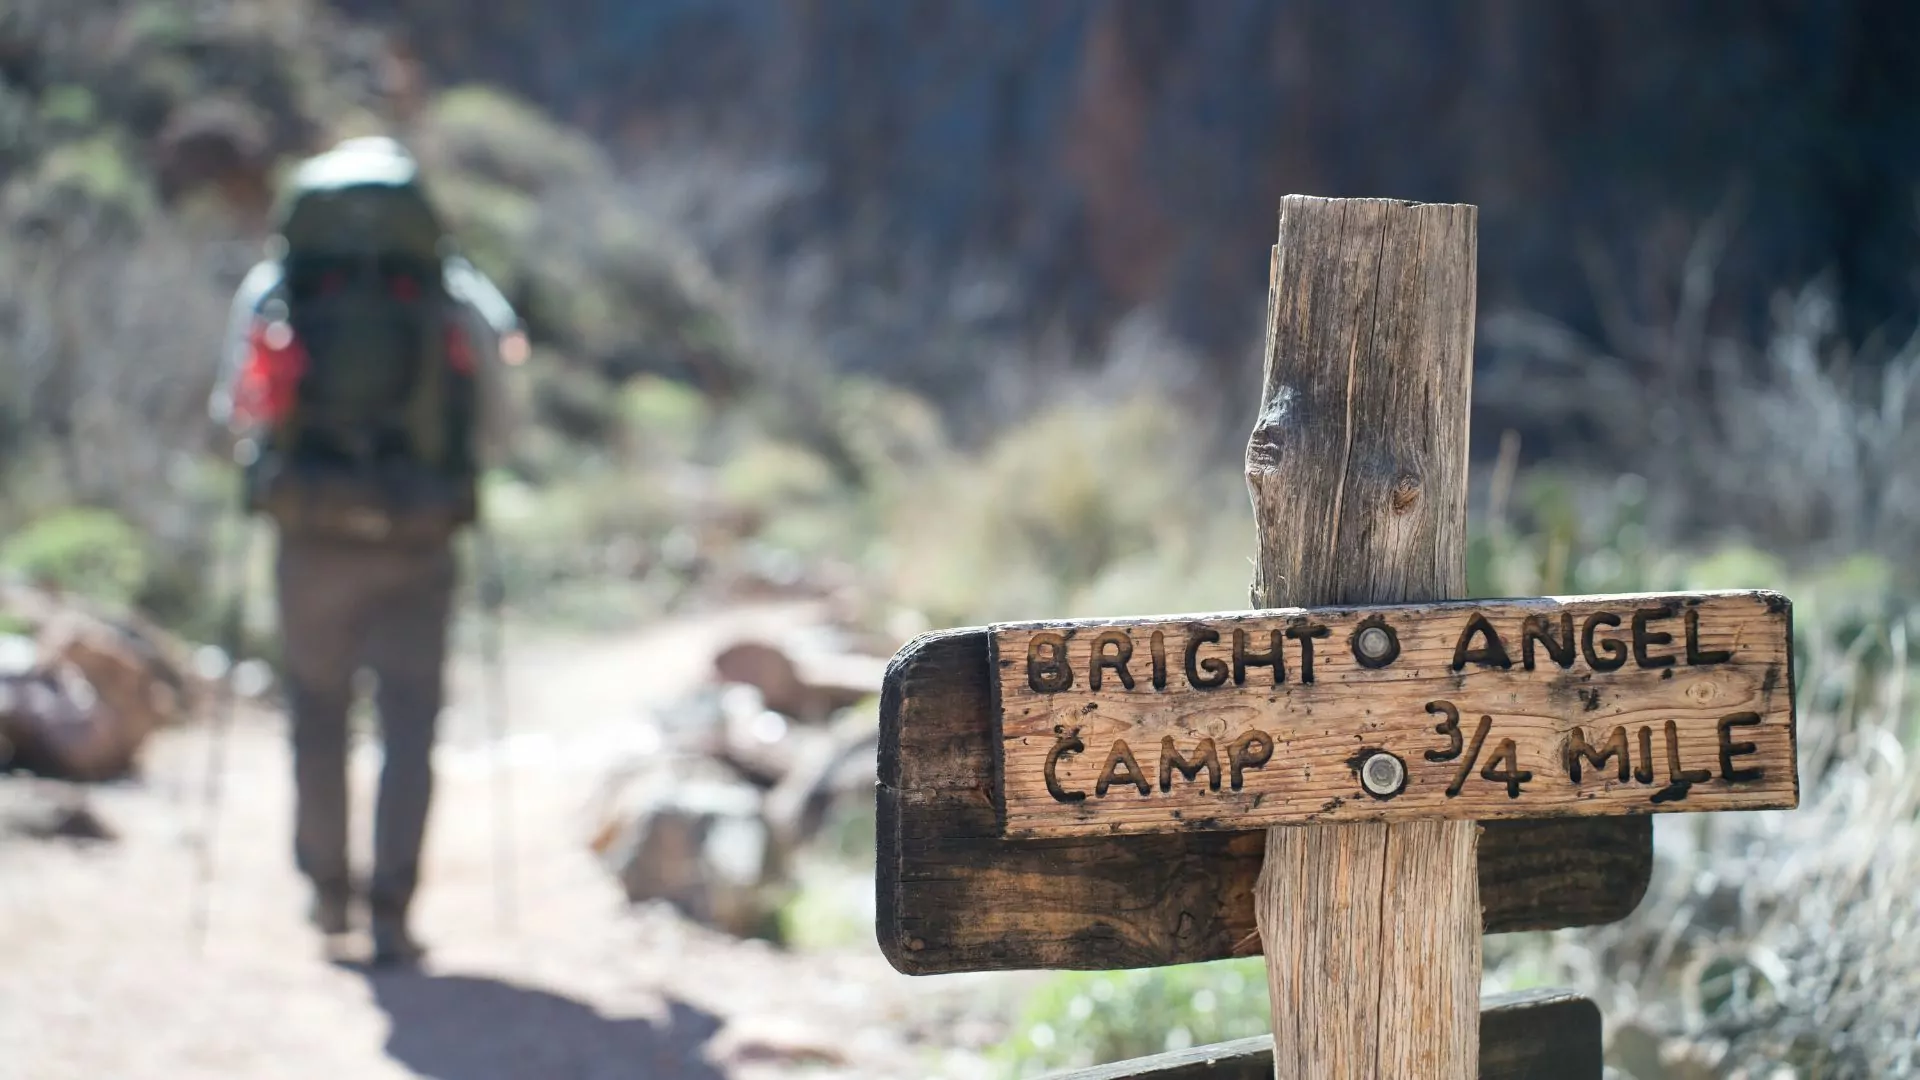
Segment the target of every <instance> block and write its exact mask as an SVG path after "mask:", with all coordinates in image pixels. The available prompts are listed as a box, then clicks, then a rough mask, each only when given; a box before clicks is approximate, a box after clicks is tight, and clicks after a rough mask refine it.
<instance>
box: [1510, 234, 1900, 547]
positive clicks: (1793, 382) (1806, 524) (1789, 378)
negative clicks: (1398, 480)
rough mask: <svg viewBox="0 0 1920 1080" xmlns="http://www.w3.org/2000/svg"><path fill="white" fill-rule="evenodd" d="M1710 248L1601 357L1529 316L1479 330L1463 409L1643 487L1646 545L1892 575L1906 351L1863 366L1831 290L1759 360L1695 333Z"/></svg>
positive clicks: (1789, 316) (1705, 302) (1786, 325)
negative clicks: (1840, 561) (1657, 536)
mask: <svg viewBox="0 0 1920 1080" xmlns="http://www.w3.org/2000/svg"><path fill="white" fill-rule="evenodd" d="M1719 239H1720V238H1719V237H1718V236H1717V235H1716V234H1714V233H1712V232H1709V233H1708V234H1707V235H1705V236H1704V237H1703V238H1702V241H1701V243H1700V244H1699V246H1698V247H1697V248H1696V250H1695V252H1694V256H1693V259H1692V262H1691V263H1690V265H1689V267H1688V269H1687V272H1686V273H1685V274H1684V275H1683V279H1684V285H1683V288H1682V295H1681V297H1680V301H1679V304H1678V306H1677V314H1676V316H1675V317H1674V319H1673V320H1672V322H1671V323H1670V324H1668V325H1663V326H1648V325H1637V324H1631V323H1628V322H1626V321H1625V320H1624V318H1622V319H1619V320H1617V321H1616V324H1615V326H1614V327H1613V328H1612V330H1611V331H1610V335H1609V336H1610V340H1609V341H1608V343H1607V344H1606V345H1605V346H1602V345H1598V344H1595V343H1593V342H1589V341H1586V340H1583V339H1582V338H1580V337H1579V336H1577V335H1575V334H1573V333H1572V332H1570V331H1568V330H1567V329H1566V328H1565V327H1563V326H1561V325H1559V324H1557V323H1555V322H1553V321H1552V320H1549V319H1545V318H1542V317H1538V316H1531V315H1518V314H1497V315H1493V316H1490V317H1488V318H1487V319H1485V320H1484V321H1483V323H1482V326H1481V329H1480V337H1481V341H1482V343H1483V344H1484V345H1485V346H1486V347H1487V349H1488V352H1489V354H1490V357H1489V361H1488V362H1487V363H1486V364H1485V366H1484V367H1483V369H1482V371H1481V373H1480V374H1479V376H1478V377H1476V379H1475V380H1474V389H1475V392H1476V395H1477V402H1478V404H1479V405H1480V406H1481V407H1482V408H1483V409H1484V410H1488V411H1490V412H1491V413H1493V414H1494V415H1495V416H1496V417H1498V418H1499V419H1501V420H1504V421H1511V422H1514V423H1522V424H1525V425H1526V426H1529V427H1531V428H1533V429H1535V430H1542V431H1548V432H1553V433H1555V435H1556V437H1557V438H1558V439H1559V442H1558V443H1557V444H1556V445H1557V447H1558V449H1560V450H1562V451H1565V450H1577V449H1581V448H1582V447H1581V444H1582V443H1586V444H1588V445H1586V446H1585V448H1584V449H1585V450H1586V455H1585V456H1586V459H1587V460H1591V461H1596V462H1604V463H1605V465H1606V466H1607V467H1608V468H1609V471H1611V472H1635V473H1638V474H1640V475H1642V476H1646V477H1648V478H1649V479H1650V481H1651V487H1652V490H1653V493H1654V494H1655V496H1656V498H1657V503H1658V505H1657V506H1656V507H1655V510H1656V511H1657V512H1656V514H1655V520H1654V522H1653V523H1652V524H1653V525H1654V528H1655V531H1656V532H1660V533H1663V534H1666V535H1673V536H1686V537H1704V536H1715V535H1726V534H1729V533H1732V534H1738V535H1741V536H1743V537H1744V538H1747V539H1750V540H1752V541H1753V542H1756V543H1758V544H1759V545H1760V546H1762V547H1765V548H1767V549H1769V550H1773V551H1781V552H1793V553H1796V554H1803V555H1814V556H1828V557H1836V556H1843V555H1846V554H1851V553H1855V552H1861V551H1871V552H1876V553H1880V554H1884V555H1887V556H1889V557H1893V558H1898V559H1902V560H1906V561H1907V562H1908V563H1909V564H1910V563H1911V560H1912V553H1913V552H1914V551H1915V550H1916V548H1920V423H1917V422H1915V420H1914V417H1913V414H1914V413H1915V411H1916V410H1920V336H1916V337H1914V338H1913V339H1910V340H1908V341H1907V342H1906V343H1905V344H1904V345H1902V346H1901V347H1899V348H1898V349H1894V350H1891V351H1887V350H1880V351H1879V352H1878V353H1875V352H1863V351H1861V350H1856V349H1855V348H1853V347H1852V346H1850V345H1849V344H1848V343H1847V342H1846V341H1845V340H1844V339H1843V337H1842V336H1841V333H1840V321H1841V320H1840V306H1839V303H1838V301H1837V298H1836V297H1835V295H1834V292H1833V289H1832V288H1831V287H1830V286H1829V284H1828V283H1825V282H1816V283H1815V284H1813V285H1810V286H1808V287H1806V288H1804V289H1802V290H1800V291H1799V292H1798V293H1793V294H1782V295H1781V296H1780V297H1778V298H1777V299H1776V301H1775V303H1774V305H1773V316H1774V329H1773V333H1772V335H1771V337H1770V338H1769V340H1768V341H1767V342H1766V343H1765V344H1764V345H1763V346H1758V347H1756V346H1750V345H1747V344H1744V343H1741V342H1738V341H1734V340H1730V339H1724V338H1714V337H1711V336H1709V335H1708V334H1707V332H1706V330H1705V326H1706V310H1707V308H1708V306H1709V303H1710V299H1711V295H1712V269H1713V263H1714V259H1715V258H1716V257H1717V251H1718V242H1719Z"/></svg>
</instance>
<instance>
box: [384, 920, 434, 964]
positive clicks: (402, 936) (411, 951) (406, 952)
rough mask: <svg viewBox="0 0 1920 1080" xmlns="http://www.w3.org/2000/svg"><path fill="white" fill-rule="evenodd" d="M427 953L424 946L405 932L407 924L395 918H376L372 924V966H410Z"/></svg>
mask: <svg viewBox="0 0 1920 1080" xmlns="http://www.w3.org/2000/svg"><path fill="white" fill-rule="evenodd" d="M426 955H427V949H426V946H424V945H421V944H420V943H419V942H418V941H416V940H414V937H413V935H412V934H410V933H408V932H407V924H406V923H405V922H403V921H400V920H396V919H378V920H375V922H374V924H373V966H374V967H412V966H414V965H415V964H418V963H419V962H420V961H421V960H422V959H424V958H425V957H426Z"/></svg>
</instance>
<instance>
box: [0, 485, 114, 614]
mask: <svg viewBox="0 0 1920 1080" xmlns="http://www.w3.org/2000/svg"><path fill="white" fill-rule="evenodd" d="M0 569H4V570H6V571H7V572H9V573H12V574H16V575H19V576H20V577H23V578H25V579H26V580H28V581H29V582H32V583H33V584H36V585H39V586H41V587H44V588H50V589H59V590H62V591H66V592H74V593H78V594H80V595H82V596H86V597H89V598H91V599H94V600H97V601H100V602H102V603H106V604H112V605H116V606H123V607H124V606H126V605H128V604H130V603H131V602H132V601H133V598H134V597H135V596H136V595H138V594H139V591H140V588H141V586H142V585H143V584H144V583H145V582H146V577H147V557H146V551H145V547H144V544H143V541H142V538H141V536H140V533H139V532H137V531H135V529H134V528H133V526H131V525H129V524H127V523H126V522H125V521H124V520H122V519H121V518H120V517H119V516H118V515H116V514H114V513H112V512H111V511H107V510H95V509H74V510H62V511H58V512H56V513H53V514H49V515H48V516H46V517H43V518H39V519H37V520H35V521H33V522H32V523H30V524H28V525H27V526H26V527H25V528H23V529H21V530H20V531H19V532H17V533H15V534H14V535H13V536H11V537H8V538H7V539H6V541H5V542H4V543H0Z"/></svg>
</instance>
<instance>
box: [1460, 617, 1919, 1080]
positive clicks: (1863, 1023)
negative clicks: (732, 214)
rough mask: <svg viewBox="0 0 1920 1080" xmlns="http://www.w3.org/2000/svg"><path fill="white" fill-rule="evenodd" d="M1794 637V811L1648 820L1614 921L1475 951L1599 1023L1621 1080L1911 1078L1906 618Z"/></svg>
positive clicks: (1912, 934)
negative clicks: (1644, 856)
mask: <svg viewBox="0 0 1920 1080" xmlns="http://www.w3.org/2000/svg"><path fill="white" fill-rule="evenodd" d="M1837 621H1838V622H1839V623H1840V628H1839V629H1838V630H1835V629H1833V628H1814V632H1813V633H1811V634H1809V633H1807V632H1805V630H1804V628H1803V632H1802V634H1801V636H1800V643H1801V655H1800V656H1799V657H1798V658H1797V666H1798V668H1799V671H1800V675H1799V686H1798V705H1799V724H1800V748H1799V762H1800V770H1801V785H1802V797H1801V805H1800V808H1799V809H1797V810H1794V811H1780V812H1764V813H1739V814H1713V815H1697V816H1695V815H1687V816H1675V817H1670V818H1664V819H1661V820H1660V821H1659V822H1658V825H1657V830H1656V843H1655V851H1656V857H1657V862H1656V873H1655V879H1654V882H1653V884H1652V886H1651V887H1650V889H1649V891H1648V894H1647V897H1646V899H1645V900H1644V901H1643V902H1642V903H1641V905H1640V907H1639V909H1638V910H1636V911H1635V912H1634V914H1633V915H1632V916H1631V917H1630V918H1628V919H1626V920H1625V921H1623V922H1620V923H1617V924H1614V925H1611V926H1605V927H1597V928H1591V929H1583V930H1577V931H1562V932H1559V933H1557V934H1553V935H1542V936H1540V937H1538V938H1534V937H1533V936H1531V935H1529V936H1526V937H1523V938H1520V939H1518V940H1516V939H1505V940H1503V939H1493V940H1492V941H1491V942H1490V948H1489V965H1488V966H1489V974H1490V977H1491V978H1492V979H1493V980H1494V981H1495V982H1496V983H1506V984H1515V983H1523V982H1524V983H1553V984H1562V985H1572V986H1575V987H1578V988H1580V989H1581V990H1582V991H1583V992H1585V993H1587V994H1588V995H1590V996H1592V997H1593V998H1594V999H1595V1000H1596V1001H1598V1002H1599V1003H1600V1005H1601V1009H1602V1012H1603V1014H1604V1015H1605V1017H1606V1020H1607V1024H1608V1027H1609V1047H1610V1048H1609V1061H1610V1063H1611V1064H1612V1065H1613V1066H1614V1067H1615V1068H1616V1069H1617V1070H1618V1072H1617V1075H1619V1076H1620V1077H1622V1078H1631V1080H1694V1078H1706V1077H1727V1078H1750V1080H1758V1078H1769V1080H1771V1078H1774V1077H1808V1078H1812V1077H1818V1078H1821V1080H1828V1078H1848V1077H1860V1078H1869V1077H1871V1078H1880V1077H1896V1076H1911V1075H1915V1074H1916V1072H1920V1047H1917V1046H1916V1039H1915V1017H1920V901H1916V897H1920V783H1916V782H1915V779H1914V775H1913V772H1912V769H1911V762H1910V761H1909V758H1910V755H1911V754H1912V749H1911V747H1912V745H1913V738H1914V735H1915V730H1916V719H1917V718H1920V711H1917V710H1916V699H1915V697H1914V696H1913V695H1912V694H1911V693H1910V692H1909V689H1908V684H1909V680H1910V679H1911V677H1912V674H1913V664H1912V662H1913V659H1914V658H1913V657H1912V656H1911V655H1910V653H1909V647H1910V634H1911V632H1912V629H1913V628H1914V626H1915V625H1916V618H1915V615H1914V614H1912V613H1904V612H1903V613H1899V614H1896V615H1894V616H1892V617H1891V618H1887V619H1884V620H1877V621H1874V622H1870V623H1867V624H1866V625H1859V624H1857V623H1855V622H1854V621H1853V620H1851V619H1844V618H1843V619H1839V620H1837Z"/></svg>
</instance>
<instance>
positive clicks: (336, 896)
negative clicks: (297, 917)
mask: <svg viewBox="0 0 1920 1080" xmlns="http://www.w3.org/2000/svg"><path fill="white" fill-rule="evenodd" d="M307 921H308V922H310V923H312V924H313V928H314V929H315V930H318V931H320V932H321V933H322V934H325V935H326V936H327V937H338V936H340V935H341V934H345V933H349V932H351V931H352V930H353V920H352V915H351V912H350V910H349V895H348V894H347V893H345V892H333V891H331V890H325V889H316V890H315V891H314V894H313V903H312V904H311V905H310V906H309V907H308V908H307Z"/></svg>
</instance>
